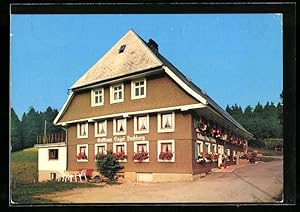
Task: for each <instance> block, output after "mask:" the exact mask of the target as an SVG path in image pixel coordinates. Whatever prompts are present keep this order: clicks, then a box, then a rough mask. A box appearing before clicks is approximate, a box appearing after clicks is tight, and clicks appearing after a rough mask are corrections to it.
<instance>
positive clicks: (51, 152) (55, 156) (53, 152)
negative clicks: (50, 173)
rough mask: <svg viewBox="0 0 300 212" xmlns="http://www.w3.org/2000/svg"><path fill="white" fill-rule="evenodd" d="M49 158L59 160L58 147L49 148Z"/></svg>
mask: <svg viewBox="0 0 300 212" xmlns="http://www.w3.org/2000/svg"><path fill="white" fill-rule="evenodd" d="M49 160H58V149H49Z"/></svg>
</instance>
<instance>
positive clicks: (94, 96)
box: [91, 88, 104, 107]
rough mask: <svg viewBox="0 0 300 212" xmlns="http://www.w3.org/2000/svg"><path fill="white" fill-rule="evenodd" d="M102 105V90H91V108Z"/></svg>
mask: <svg viewBox="0 0 300 212" xmlns="http://www.w3.org/2000/svg"><path fill="white" fill-rule="evenodd" d="M103 104H104V89H103V88H97V89H92V90H91V106H92V107H95V106H100V105H103Z"/></svg>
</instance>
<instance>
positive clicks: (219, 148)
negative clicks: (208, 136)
mask: <svg viewBox="0 0 300 212" xmlns="http://www.w3.org/2000/svg"><path fill="white" fill-rule="evenodd" d="M218 153H219V154H220V155H223V154H224V146H222V145H218Z"/></svg>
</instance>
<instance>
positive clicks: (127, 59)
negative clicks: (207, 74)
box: [54, 30, 252, 137]
mask: <svg viewBox="0 0 300 212" xmlns="http://www.w3.org/2000/svg"><path fill="white" fill-rule="evenodd" d="M152 41H153V40H152ZM124 45H125V46H124ZM155 45H157V44H156V43H155ZM121 46H122V47H121ZM120 48H123V49H122V50H123V52H121V53H120V52H119V50H120ZM160 67H163V68H164V69H165V72H166V73H167V74H168V75H169V76H170V77H171V78H173V79H174V80H175V81H176V82H177V83H178V84H179V85H180V86H181V87H182V88H183V89H184V90H185V91H186V92H187V93H189V94H190V95H191V96H193V97H194V98H195V99H197V100H198V101H199V102H201V103H202V104H204V105H208V106H210V107H209V108H211V110H214V111H215V112H217V113H218V114H220V115H221V116H222V117H224V118H225V119H226V120H228V121H229V122H231V123H232V124H233V125H235V126H236V127H238V128H239V129H241V130H242V131H243V132H244V133H246V134H247V135H248V136H250V137H252V134H251V133H249V132H248V131H247V130H246V129H245V128H244V127H243V126H241V125H240V124H239V123H238V122H237V121H236V120H235V119H234V118H232V116H231V115H230V114H228V113H227V112H226V111H225V110H223V109H222V108H221V107H220V106H219V105H218V104H217V103H216V102H215V101H214V100H213V99H212V98H210V97H209V96H208V95H207V94H206V93H205V92H203V91H202V90H201V89H200V88H199V87H198V86H197V85H195V84H194V83H193V82H192V81H191V80H189V79H188V78H187V77H186V76H185V75H184V74H183V73H181V72H180V71H179V70H178V69H177V68H176V67H175V66H174V65H173V64H172V63H171V62H170V61H168V60H167V59H166V58H165V57H164V56H162V55H161V54H160V53H159V52H158V51H157V50H153V48H152V47H150V44H149V43H147V42H145V41H144V40H143V39H142V38H141V37H139V35H137V34H136V33H135V32H134V31H133V30H129V31H128V32H127V33H126V34H125V35H124V36H123V37H122V38H121V39H120V40H119V41H118V42H117V43H116V44H115V45H114V46H113V47H112V48H111V49H110V50H109V51H108V52H107V53H106V54H105V55H104V56H103V57H102V58H101V59H100V60H99V61H98V62H97V63H96V64H95V65H94V66H92V67H91V68H90V69H89V70H88V71H87V72H86V73H85V74H84V75H83V76H82V77H81V78H80V79H79V80H77V81H76V82H75V83H74V84H73V86H72V87H71V89H72V90H76V89H78V88H82V87H86V86H89V85H91V84H95V83H98V82H103V81H106V80H111V79H113V78H118V77H123V76H127V75H130V74H135V73H139V72H141V71H144V72H147V71H148V70H151V69H155V68H160ZM73 96H74V93H73V92H72V93H71V95H70V96H69V98H68V100H67V102H66V103H65V105H64V106H63V108H62V109H61V111H60V112H59V114H58V115H57V117H56V118H55V120H54V123H57V122H58V120H59V119H60V117H61V116H62V114H63V113H64V111H65V110H66V109H67V107H68V104H69V103H70V101H71V99H72V97H73Z"/></svg>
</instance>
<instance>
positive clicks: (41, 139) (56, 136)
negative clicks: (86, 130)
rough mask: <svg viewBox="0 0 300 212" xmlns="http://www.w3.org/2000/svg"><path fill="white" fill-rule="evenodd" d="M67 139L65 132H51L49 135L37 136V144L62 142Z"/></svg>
mask: <svg viewBox="0 0 300 212" xmlns="http://www.w3.org/2000/svg"><path fill="white" fill-rule="evenodd" d="M65 141H66V135H65V133H51V134H47V135H38V136H37V137H36V143H37V144H49V143H60V142H65Z"/></svg>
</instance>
